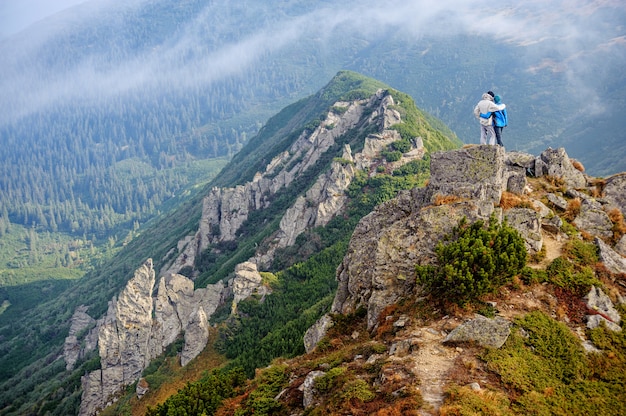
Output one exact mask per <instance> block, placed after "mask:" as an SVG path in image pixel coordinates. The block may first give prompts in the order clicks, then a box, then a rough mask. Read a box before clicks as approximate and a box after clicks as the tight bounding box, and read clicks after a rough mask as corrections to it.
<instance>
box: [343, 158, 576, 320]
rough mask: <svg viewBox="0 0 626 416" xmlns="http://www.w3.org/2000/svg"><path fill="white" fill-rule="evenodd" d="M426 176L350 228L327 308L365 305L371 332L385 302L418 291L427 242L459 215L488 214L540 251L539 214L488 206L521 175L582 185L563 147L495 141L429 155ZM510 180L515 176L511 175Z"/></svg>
mask: <svg viewBox="0 0 626 416" xmlns="http://www.w3.org/2000/svg"><path fill="white" fill-rule="evenodd" d="M430 170H431V179H430V182H429V183H428V185H427V186H426V187H425V188H422V189H413V190H412V191H410V192H409V191H407V192H401V193H399V194H398V196H397V197H396V198H395V199H393V200H390V201H388V202H386V203H384V204H382V205H380V206H378V207H377V208H376V209H375V210H374V211H373V212H372V213H370V214H369V215H367V216H366V217H364V218H363V219H362V220H361V222H360V223H359V224H358V225H357V227H356V229H355V231H354V233H353V236H352V239H351V241H350V245H349V248H348V252H347V255H346V256H345V258H344V260H343V262H342V264H341V265H340V266H339V268H338V270H337V280H338V281H339V285H338V288H337V293H336V295H335V299H334V302H333V305H332V309H331V311H332V312H333V313H343V314H348V313H352V312H354V311H356V310H357V309H358V308H359V307H365V308H366V309H367V311H368V312H367V323H368V327H369V328H370V329H372V328H374V327H376V326H377V324H378V319H379V315H380V313H381V312H382V311H383V310H384V309H385V308H386V307H387V306H389V305H392V304H394V303H396V302H398V301H399V300H400V299H403V298H406V297H409V296H419V295H420V290H421V289H420V288H419V287H416V285H415V270H414V268H415V265H416V264H429V263H432V262H434V261H435V253H434V247H435V245H436V244H437V242H438V241H439V240H440V239H441V238H442V237H443V236H444V235H446V234H448V233H449V232H450V231H451V230H452V228H453V227H455V226H456V225H457V224H458V222H459V220H460V219H462V218H466V219H467V220H468V222H474V221H476V220H488V219H489V217H490V216H491V215H492V214H496V218H498V219H500V220H502V219H504V218H505V217H506V218H507V220H508V222H509V225H511V226H512V227H514V228H516V229H517V230H518V231H519V232H520V234H521V236H522V238H523V239H524V241H525V243H526V247H527V248H528V249H529V250H530V251H531V252H537V251H539V250H540V249H541V247H542V244H543V238H542V234H541V227H542V219H543V218H544V216H547V215H549V212H550V211H549V208H547V207H545V206H544V207H545V210H547V212H546V213H544V216H542V214H541V213H540V211H541V209H539V212H537V211H535V210H532V209H528V208H512V209H509V210H505V211H502V209H501V208H497V209H496V208H495V207H494V206H495V205H498V204H499V203H500V199H501V196H502V192H503V191H508V192H513V193H515V192H517V193H521V192H524V189H525V188H526V185H527V183H526V175H527V174H531V173H532V172H538V173H540V174H541V175H547V174H550V175H565V177H564V180H565V181H566V182H567V183H569V184H570V186H575V187H584V186H585V185H586V178H585V177H584V175H583V174H582V173H581V172H579V171H578V170H576V169H575V168H574V167H573V166H572V164H571V161H570V160H569V158H568V157H567V154H566V153H565V151H564V150H563V149H557V150H554V151H553V150H551V149H548V150H546V151H545V152H544V153H542V155H541V157H539V158H534V157H533V156H531V155H527V154H524V153H520V152H516V153H514V154H506V153H505V151H504V149H503V148H502V147H500V146H468V147H465V148H462V149H459V150H453V151H447V152H436V153H434V154H432V155H431V167H430ZM511 178H514V180H511Z"/></svg>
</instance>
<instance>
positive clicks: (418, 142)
mask: <svg viewBox="0 0 626 416" xmlns="http://www.w3.org/2000/svg"><path fill="white" fill-rule="evenodd" d="M394 104H395V103H394V100H393V97H392V96H391V95H389V93H388V92H386V91H382V90H380V91H379V92H378V93H377V94H375V95H374V96H372V97H370V98H369V99H364V100H355V101H351V102H337V103H335V105H334V106H333V108H342V109H344V110H342V111H340V113H341V114H336V113H335V111H333V110H331V111H329V112H328V113H327V114H326V115H325V118H324V120H323V121H322V122H321V124H320V125H319V126H318V127H317V128H315V129H314V130H313V131H310V130H305V131H303V132H302V134H301V135H300V136H299V137H298V138H297V140H295V141H294V143H293V144H292V145H291V146H290V147H289V149H288V150H286V151H285V152H282V153H280V154H279V155H277V156H275V157H274V159H272V161H270V163H268V164H267V166H266V168H265V171H264V172H258V173H257V174H256V175H255V177H254V179H253V180H252V181H251V182H248V183H246V184H244V185H239V186H236V187H234V188H214V189H212V190H211V192H210V193H209V195H207V196H206V197H205V198H204V200H203V209H202V217H201V220H200V225H199V229H198V232H197V233H196V235H195V236H193V237H188V238H186V239H185V240H184V242H182V243H181V244H179V247H178V253H179V254H178V256H177V257H176V258H175V259H174V260H173V261H172V262H170V263H169V264H168V266H167V267H165V268H164V269H163V271H162V272H161V274H162V275H165V274H168V273H177V272H178V271H180V270H181V268H182V267H185V266H193V264H194V259H195V258H197V256H198V254H199V253H201V252H202V251H204V250H206V249H207V248H208V247H209V246H210V245H211V244H216V243H219V242H225V241H233V240H235V238H236V233H237V231H238V230H239V229H240V227H241V225H242V224H243V223H244V221H245V220H246V219H247V218H248V216H249V214H250V212H252V211H254V210H259V209H263V208H266V207H267V206H268V205H269V204H270V201H271V199H272V196H273V195H275V194H276V192H278V191H279V190H280V189H282V188H284V187H286V186H289V185H290V184H291V183H292V182H293V181H294V179H295V178H297V177H300V176H301V175H303V174H304V172H306V171H307V170H308V169H309V168H311V167H312V166H314V165H315V163H316V162H317V161H318V160H319V158H320V157H321V155H322V154H324V152H326V151H327V150H328V149H329V148H330V147H331V146H333V145H334V144H335V143H336V139H337V138H338V137H340V136H342V135H344V134H346V132H348V131H350V130H351V129H357V128H359V126H372V125H374V126H377V127H378V128H379V132H377V133H371V134H369V135H368V136H367V137H366V138H365V139H364V148H363V150H362V151H361V152H359V153H357V154H352V151H351V149H350V146H345V147H344V152H343V156H342V157H341V160H336V161H334V162H333V163H332V165H331V168H330V169H329V170H328V171H327V172H325V173H324V174H322V175H320V176H319V177H318V178H317V180H316V181H315V183H314V184H313V186H311V187H310V188H309V189H308V190H306V192H304V193H303V194H301V195H300V196H299V197H298V198H297V199H296V201H295V202H294V203H293V204H292V205H291V206H290V207H289V208H288V209H287V211H286V212H285V214H284V216H283V217H282V219H281V221H280V226H279V230H278V231H277V232H276V233H275V234H274V235H272V236H271V237H270V238H268V239H267V241H266V242H265V243H264V244H263V247H261V248H259V250H258V252H257V253H255V256H254V258H253V259H250V261H252V262H254V263H256V264H257V265H258V266H259V267H268V266H269V265H270V264H271V262H272V260H273V256H274V254H275V252H276V250H278V249H281V248H285V247H289V246H291V245H293V244H294V243H295V239H296V238H297V237H298V235H300V234H302V233H303V232H304V231H306V230H308V229H310V228H313V227H318V226H324V225H326V224H327V223H328V221H330V220H331V219H332V218H333V217H335V216H336V215H337V214H338V213H339V212H341V211H342V210H343V209H344V205H345V202H346V200H347V197H346V195H345V191H346V189H347V188H348V186H349V185H350V183H351V182H352V179H353V177H354V175H355V173H356V171H357V170H364V171H367V172H369V171H370V170H371V169H372V168H373V167H374V166H375V165H377V164H379V163H381V160H380V154H381V151H382V150H384V149H386V148H387V146H388V145H389V144H391V143H393V142H395V141H397V140H400V139H401V136H400V134H399V133H398V132H397V131H395V130H389V127H391V126H393V125H394V124H397V123H401V122H402V119H401V116H400V113H399V112H398V111H397V110H396V109H394V108H393V107H394ZM425 152H426V149H425V148H424V146H423V143H422V139H421V138H419V137H416V138H414V139H413V140H412V142H411V149H410V150H409V151H407V152H406V153H404V154H403V155H402V158H401V160H399V161H396V162H393V163H389V169H395V168H397V167H399V166H401V165H403V164H406V163H408V162H410V161H412V160H416V159H421V158H422V157H423V156H424V154H425ZM385 163H386V162H385Z"/></svg>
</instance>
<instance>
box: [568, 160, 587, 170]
mask: <svg viewBox="0 0 626 416" xmlns="http://www.w3.org/2000/svg"><path fill="white" fill-rule="evenodd" d="M571 161H572V166H574V169H576V170H578V171H580V172H584V171H585V167H584V166H583V164H582V163H580V162H579V161H578V160H575V159H571Z"/></svg>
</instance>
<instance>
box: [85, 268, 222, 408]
mask: <svg viewBox="0 0 626 416" xmlns="http://www.w3.org/2000/svg"><path fill="white" fill-rule="evenodd" d="M155 285H156V277H155V271H154V269H153V267H152V260H150V259H149V260H147V261H146V262H145V263H144V264H143V265H142V266H141V267H140V268H139V269H137V270H136V271H135V273H134V276H133V277H132V278H131V279H130V280H129V282H128V283H127V285H126V287H125V288H124V290H122V292H121V293H120V294H119V295H118V296H117V297H115V298H113V299H112V300H111V301H110V302H109V308H108V311H107V313H106V315H105V316H104V317H103V318H102V319H101V320H100V321H99V323H98V350H99V355H100V363H101V368H100V369H98V370H95V371H93V372H91V373H89V374H87V375H85V376H83V377H82V379H81V383H82V387H83V394H82V399H81V407H80V414H81V415H93V414H96V413H97V411H98V409H103V408H104V407H106V406H107V405H109V404H111V402H112V401H113V400H114V399H115V397H116V394H117V393H118V392H119V391H121V390H122V389H123V388H124V387H125V386H128V385H130V384H132V383H134V382H135V381H137V380H138V379H139V378H140V376H141V373H142V371H143V370H144V369H145V368H146V367H147V366H148V364H149V363H150V360H152V359H154V358H156V357H157V356H159V355H160V354H162V353H163V351H164V350H165V348H166V347H167V346H168V345H170V344H171V343H172V342H174V341H175V340H176V339H177V337H178V336H180V334H181V333H182V332H184V333H185V343H184V346H183V351H182V352H181V365H186V364H187V363H188V362H189V361H190V360H192V359H193V358H194V357H195V356H197V355H198V354H199V353H200V351H202V350H203V349H204V347H205V346H206V344H207V341H208V328H209V326H208V322H207V321H208V320H207V316H211V315H212V314H213V313H214V312H215V310H216V309H217V307H218V306H219V305H220V304H222V303H223V297H224V295H225V292H226V288H225V287H224V285H223V283H221V282H220V283H218V284H216V285H210V286H208V287H207V288H203V289H197V290H194V286H193V281H192V280H190V279H188V278H187V277H185V276H182V275H168V276H164V277H161V278H160V279H159V283H158V286H157V288H158V289H157V293H156V296H154V297H153V295H152V294H153V291H154V288H155Z"/></svg>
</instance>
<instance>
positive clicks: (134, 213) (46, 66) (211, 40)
mask: <svg viewBox="0 0 626 416" xmlns="http://www.w3.org/2000/svg"><path fill="white" fill-rule="evenodd" d="M260 3H261V2H255V1H240V2H236V3H234V2H216V1H213V2H207V1H139V0H131V1H127V2H123V3H122V2H116V1H107V0H103V1H93V0H92V1H86V2H80V1H66V2H54V3H51V2H43V1H36V0H30V1H23V2H22V1H17V0H6V1H4V2H2V3H1V4H0V64H1V65H0V143H2V146H0V169H1V172H0V242H1V243H2V244H1V245H0V324H2V325H1V326H0V329H2V333H0V341H2V342H3V345H2V350H0V353H1V354H2V355H3V356H5V357H9V355H8V352H9V350H10V351H12V352H13V353H14V352H15V351H17V352H19V353H20V354H21V355H19V354H18V355H13V356H11V359H10V360H7V361H5V362H4V364H6V366H3V368H2V371H3V373H2V374H3V378H4V376H6V379H7V380H8V377H9V376H11V377H12V376H14V375H15V374H18V375H19V376H18V378H20V380H22V382H23V383H24V385H19V386H15V385H12V386H10V387H11V388H13V389H14V390H15V391H17V394H18V396H19V395H20V394H22V393H23V394H26V392H30V391H33V394H37V391H34V390H33V386H37V385H38V383H39V382H50V381H56V379H54V377H57V376H58V371H62V368H61V367H62V364H59V362H58V361H59V360H56V358H57V357H58V353H59V348H60V347H59V345H61V343H62V340H63V339H64V337H65V336H66V335H67V322H68V319H69V317H70V316H71V313H72V312H73V306H75V305H74V304H73V302H77V301H79V300H81V297H82V298H85V297H88V296H95V294H97V297H98V298H99V300H98V302H99V303H98V305H96V307H94V308H93V309H92V310H90V313H93V314H94V315H98V313H101V312H103V310H104V309H105V308H106V300H108V299H110V297H111V296H112V295H113V294H115V293H116V291H117V290H119V287H120V285H122V284H123V282H124V279H127V278H128V277H129V275H131V274H132V271H133V270H134V269H135V268H136V267H137V266H138V265H139V264H140V262H142V261H143V260H145V257H146V256H156V258H159V257H160V256H163V255H164V253H165V252H167V250H169V249H170V248H171V247H174V246H175V245H176V241H177V240H178V239H179V238H180V237H181V236H183V235H186V234H187V233H189V232H190V231H192V230H193V227H195V226H196V225H197V223H194V219H197V216H198V215H199V209H198V201H199V195H201V192H202V191H203V189H204V185H205V184H207V183H209V182H210V180H211V178H213V177H214V176H215V175H216V174H217V172H218V171H219V170H220V169H221V168H222V167H223V166H224V165H225V164H226V162H227V161H228V160H230V158H231V157H232V156H233V155H235V154H236V153H237V152H238V151H239V150H240V149H242V148H243V146H244V145H245V144H246V143H248V142H249V139H250V138H252V137H253V136H254V135H255V134H256V133H257V131H258V130H259V129H260V128H261V126H263V125H264V124H265V122H266V121H267V120H268V118H269V117H270V116H273V115H275V114H276V113H277V112H278V110H280V109H281V108H283V107H285V106H287V105H288V104H291V103H294V102H297V101H298V100H300V99H301V98H303V97H307V96H309V95H310V94H313V93H314V92H316V91H318V90H319V89H320V88H321V87H322V86H324V85H326V84H327V83H328V81H329V80H330V79H331V78H332V77H333V76H334V75H335V74H336V73H337V71H339V70H342V69H350V70H354V71H357V72H360V73H362V74H365V75H367V76H371V77H373V78H376V79H378V80H380V81H382V82H384V83H385V84H388V85H390V86H392V87H394V88H396V89H398V90H401V91H403V92H406V93H409V94H410V95H411V96H412V97H413V98H414V100H415V102H416V104H417V105H418V107H420V108H421V109H423V110H426V111H428V112H430V113H431V114H433V115H435V116H437V117H438V118H440V119H441V120H443V121H444V122H445V123H446V124H447V125H448V126H449V127H450V128H451V129H453V130H454V132H456V134H457V136H458V137H459V138H460V139H461V140H462V141H464V142H467V143H476V142H477V141H478V128H477V123H476V120H475V119H474V118H473V115H472V109H473V107H474V105H475V104H476V102H477V101H478V100H479V99H480V95H481V94H482V93H483V92H485V91H486V90H488V89H492V90H494V91H495V92H496V93H499V94H501V95H502V96H503V99H504V101H505V102H506V103H507V105H508V108H509V114H510V119H511V123H510V126H509V127H507V129H505V132H504V141H505V144H506V147H507V150H512V149H516V150H526V151H529V152H531V153H535V154H538V153H539V152H540V151H542V150H544V149H545V148H546V147H548V146H551V147H560V146H565V147H566V148H567V151H568V154H569V155H570V156H572V157H574V158H577V159H579V160H580V161H582V162H583V164H584V165H585V166H586V168H587V171H588V172H589V173H591V174H594V175H608V174H611V173H615V172H619V171H625V170H626V162H625V161H624V160H625V159H624V155H625V154H626V141H625V140H624V133H623V132H624V130H625V129H624V127H625V126H624V124H626V119H625V118H624V117H623V115H622V113H623V111H624V108H625V103H624V99H625V97H626V93H625V92H626V91H625V90H624V70H623V68H624V64H625V63H626V62H625V61H626V38H625V33H624V32H625V30H626V29H625V28H624V23H625V22H626V6H624V5H623V4H622V3H621V2H619V1H574V2H571V1H568V2H565V1H563V2H551V3H550V4H545V3H544V2H539V1H530V2H524V3H522V4H518V3H516V2H512V1H510V2H509V1H505V2H500V3H498V4H496V5H491V4H490V5H489V6H486V5H485V4H484V3H479V2H476V1H455V2H445V1H444V2H438V3H437V4H432V3H431V2H426V1H408V2H407V1H404V2H401V1H391V2H385V3H380V2H373V1H365V2H363V1H360V2H357V1H342V2H338V1H320V2H315V3H311V2H304V1H273V2H262V4H260ZM246 151H247V152H248V154H250V153H254V152H255V150H254V148H248V149H246ZM259 153H262V152H259ZM231 166H232V165H231ZM228 173H229V175H223V176H222V178H228V181H225V179H222V180H223V183H219V184H220V185H225V184H228V185H231V184H234V183H237V180H238V179H240V178H238V177H237V174H238V173H245V172H243V171H242V172H237V171H233V169H232V168H231V171H230V172H228ZM185 201H187V202H185ZM181 202H184V203H185V205H182V206H181V205H180V204H181ZM172 208H178V211H177V212H185V213H186V215H187V216H186V217H185V218H184V219H181V218H180V215H179V214H170V216H165V217H163V218H164V219H162V220H160V221H161V222H160V223H159V225H160V226H161V228H160V230H167V232H165V233H163V232H162V233H160V235H159V236H158V237H159V238H158V239H157V238H154V235H152V238H150V237H151V236H149V235H145V234H144V235H143V236H141V235H140V234H141V233H142V232H143V230H145V229H146V228H144V227H145V224H146V223H148V222H149V221H150V220H151V219H152V218H154V217H155V216H159V215H160V214H163V213H167V212H170V211H171V210H172ZM148 229H149V228H148ZM138 235H140V238H137V236H138ZM124 247H125V248H124ZM120 250H121V251H120ZM116 253H117V255H116V257H114V258H113V260H108V259H109V258H111V256H113V255H115V254H116ZM85 273H87V274H86V279H82V280H81V281H80V282H79V283H77V284H76V285H73V284H72V282H71V280H72V279H78V278H80V277H81V276H83V275H85ZM68 289H69V290H71V293H72V295H71V296H69V297H67V293H68V292H67V290H68ZM59 294H63V296H64V297H62V298H61V299H62V301H58V299H57V296H59ZM14 339H15V340H18V341H17V342H18V344H9V343H5V341H6V340H11V341H12V340H14ZM46 343H47V344H46ZM48 344H49V345H50V346H51V347H50V349H43V348H41V345H48ZM16 345H17V346H16ZM5 354H7V355H5ZM54 360H56V361H54ZM42 363H43V365H44V366H45V367H44V370H43V371H40V370H38V368H39V367H40V366H41V365H42ZM49 364H52V365H49ZM94 365H97V363H95V362H94V361H93V360H91V361H89V360H87V361H86V362H84V363H83V364H82V366H81V367H80V368H78V370H77V371H76V372H75V373H73V374H72V375H71V377H73V378H74V380H73V381H71V382H70V385H76V381H77V379H76V378H77V377H80V375H81V374H80V373H81V371H87V370H89V369H91V368H92V367H93V366H94ZM71 383H74V384H71ZM20 389H23V392H22V391H21V390H20ZM15 391H11V392H10V394H15ZM54 394H57V393H54ZM58 394H61V395H62V394H65V395H66V396H67V395H68V394H70V393H68V392H61V393H58ZM71 394H73V395H74V396H73V397H74V400H75V399H76V397H77V396H76V395H77V394H78V393H77V392H75V391H74V392H72V393H71ZM6 397H10V395H8V396H6ZM16 397H17V396H16ZM57 399H58V398H55V399H54V400H57ZM59 400H60V399H59ZM74 404H75V403H74ZM74 404H72V403H70V404H68V405H67V406H68V408H71V406H73V405H74ZM43 410H45V409H43ZM56 410H57V411H60V410H59V409H58V408H57V409H56ZM0 413H1V412H0Z"/></svg>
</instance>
